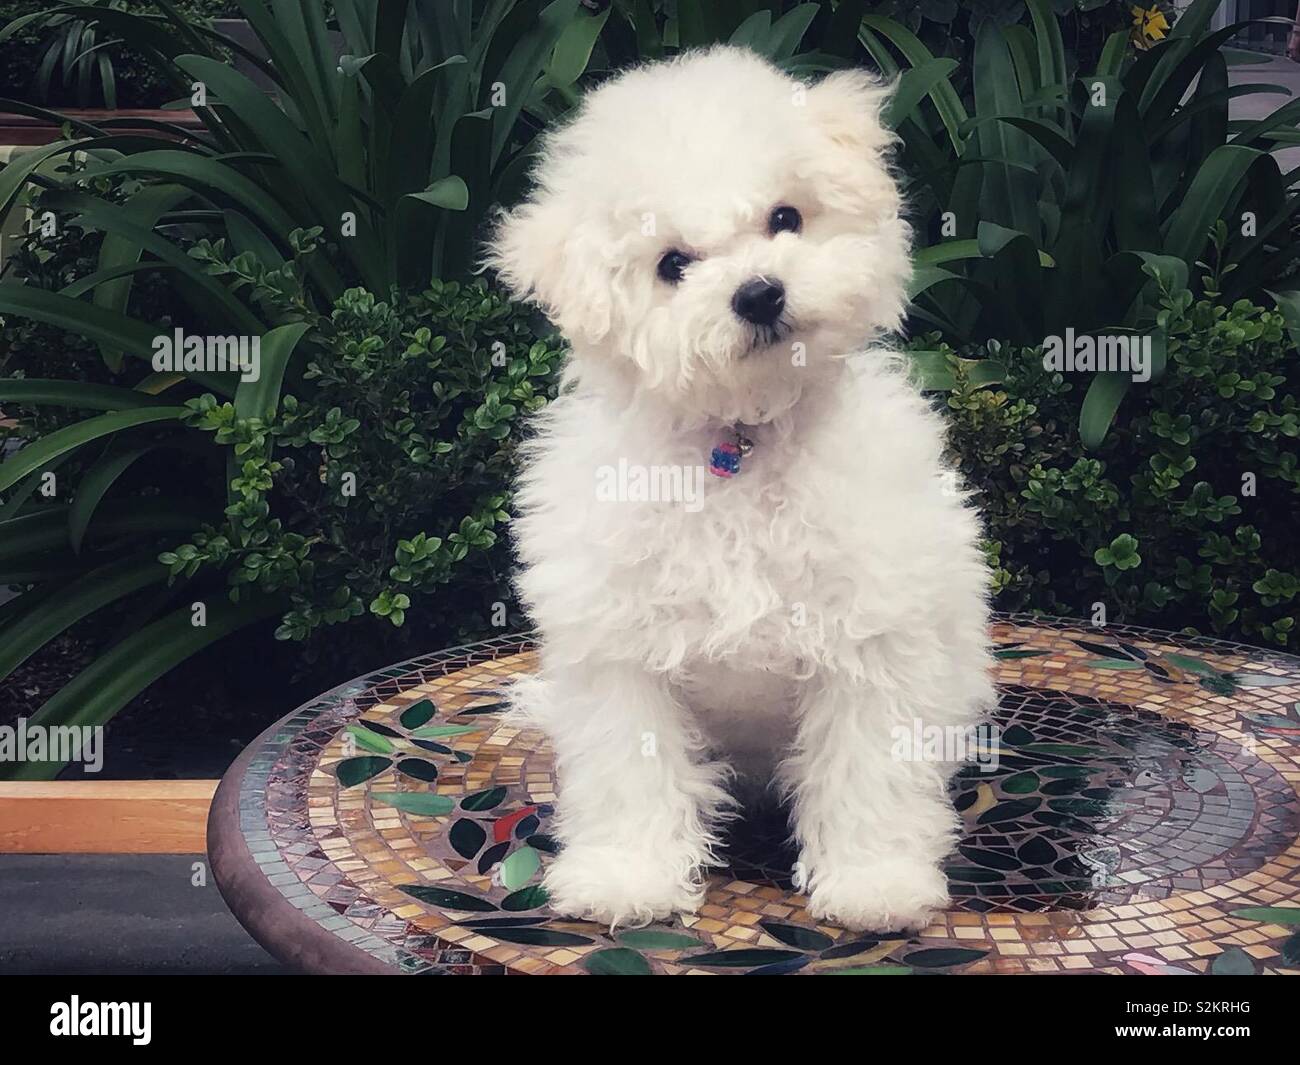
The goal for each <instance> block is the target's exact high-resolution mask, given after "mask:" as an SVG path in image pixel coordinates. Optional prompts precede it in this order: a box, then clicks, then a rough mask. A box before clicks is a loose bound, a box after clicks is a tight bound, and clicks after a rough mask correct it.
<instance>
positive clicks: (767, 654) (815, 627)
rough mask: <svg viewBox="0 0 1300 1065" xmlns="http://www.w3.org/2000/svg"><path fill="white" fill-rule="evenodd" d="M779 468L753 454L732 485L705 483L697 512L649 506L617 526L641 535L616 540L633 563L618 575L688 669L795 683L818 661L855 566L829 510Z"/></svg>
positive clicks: (770, 458)
mask: <svg viewBox="0 0 1300 1065" xmlns="http://www.w3.org/2000/svg"><path fill="white" fill-rule="evenodd" d="M759 447H761V445H759ZM783 457H784V456H781V455H778V454H772V453H769V454H764V453H762V451H761V450H759V449H758V448H756V449H755V451H754V452H753V453H752V454H750V455H748V456H746V457H745V459H744V462H743V465H742V469H741V471H740V472H739V473H738V474H737V475H736V476H734V477H732V478H729V479H728V478H719V477H714V476H711V475H710V476H708V477H707V478H706V480H705V483H704V489H703V494H702V500H701V505H699V506H698V507H692V506H683V505H680V504H673V503H666V504H646V505H644V506H643V507H641V508H640V509H639V512H638V513H636V514H632V513H628V512H625V513H623V514H620V515H618V516H617V520H618V521H619V522H622V523H628V522H631V523H633V524H634V525H635V529H636V531H635V534H634V535H631V536H624V537H620V538H619V539H620V540H621V541H622V543H623V547H624V551H625V555H624V557H623V558H622V559H620V560H619V564H618V565H617V566H615V567H614V568H613V570H614V572H616V573H617V574H618V575H619V576H618V580H619V582H620V583H623V582H626V586H625V588H624V589H623V590H624V592H625V594H627V595H628V596H629V597H630V598H631V599H632V600H633V601H634V602H635V603H636V604H637V609H638V610H639V611H640V612H641V614H642V616H643V617H645V618H647V619H648V620H651V619H652V620H653V623H654V624H656V625H659V626H662V627H663V630H664V633H665V636H666V638H671V639H672V640H674V641H675V642H679V643H680V642H684V644H685V646H686V648H687V658H688V659H689V658H702V659H716V658H726V659H728V660H731V661H736V662H738V663H752V664H753V665H754V666H755V667H757V668H760V669H763V670H765V671H770V672H776V673H780V674H785V675H790V674H793V673H796V672H799V671H801V669H802V668H803V667H802V665H801V663H802V662H803V661H806V660H807V659H808V658H820V657H822V654H821V649H820V648H819V647H818V646H817V643H818V640H819V639H820V636H821V633H823V632H824V628H825V621H826V619H827V617H828V616H833V615H834V613H835V611H836V607H835V604H834V599H835V596H836V595H837V594H839V591H840V590H841V589H843V587H844V582H843V581H842V580H840V579H838V578H839V577H840V576H841V575H842V574H843V573H844V572H845V570H846V567H847V565H848V563H847V560H845V559H843V558H842V557H841V553H840V552H839V551H838V550H837V544H838V542H839V540H838V537H837V536H836V534H835V529H834V528H833V524H834V517H835V515H834V508H833V506H828V505H827V502H826V501H825V500H824V499H813V498H812V497H811V496H810V494H809V492H808V491H806V490H805V489H804V488H803V487H802V486H801V485H800V483H799V480H800V478H799V470H798V468H797V466H788V467H787V466H784V465H781V464H780V463H781V460H782V459H783Z"/></svg>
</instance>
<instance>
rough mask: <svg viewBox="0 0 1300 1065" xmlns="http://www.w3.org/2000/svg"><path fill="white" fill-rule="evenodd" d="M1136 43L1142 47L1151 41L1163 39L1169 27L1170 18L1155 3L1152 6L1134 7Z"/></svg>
mask: <svg viewBox="0 0 1300 1065" xmlns="http://www.w3.org/2000/svg"><path fill="white" fill-rule="evenodd" d="M1132 10H1133V36H1134V38H1135V40H1134V43H1135V44H1137V45H1138V46H1139V47H1141V48H1146V47H1148V46H1149V44H1148V42H1150V41H1162V40H1164V37H1165V32H1166V31H1167V30H1168V29H1169V20H1168V19H1167V18H1165V13H1164V12H1163V11H1161V10H1160V8H1159V7H1157V6H1156V5H1155V4H1152V5H1151V7H1150V8H1143V7H1137V6H1135V7H1134V8H1133V9H1132Z"/></svg>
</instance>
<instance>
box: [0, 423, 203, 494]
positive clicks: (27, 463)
mask: <svg viewBox="0 0 1300 1065" xmlns="http://www.w3.org/2000/svg"><path fill="white" fill-rule="evenodd" d="M185 413H187V411H186V408H184V407H142V408H139V409H136V410H124V411H115V412H114V413H112V414H100V415H97V416H96V417H94V418H87V419H86V420H85V421H81V422H77V423H76V424H75V425H70V426H68V427H67V428H66V429H58V430H56V431H55V432H53V433H50V434H49V435H48V436H43V437H41V438H40V439H39V440H37V441H35V442H33V443H31V444H28V445H27V446H26V447H24V448H22V449H21V450H20V451H18V452H16V453H15V454H13V455H11V456H10V457H9V458H8V459H6V460H5V462H4V464H3V465H0V492H3V491H4V490H5V489H6V488H8V487H10V485H12V484H14V483H15V482H16V481H18V480H19V479H20V478H22V477H25V476H26V475H27V474H29V473H31V472H32V471H33V470H39V469H40V468H41V467H42V466H44V465H45V464H46V463H47V462H49V461H50V460H51V459H53V458H56V457H57V456H59V455H62V454H63V453H64V452H65V451H71V450H72V449H73V448H77V447H81V445H82V444H86V443H89V442H90V441H91V440H98V439H99V438H100V437H103V436H107V435H109V434H110V433H116V432H118V431H119V430H122V429H131V428H134V427H135V426H138V425H148V424H150V423H153V422H166V421H176V420H178V419H179V418H180V416H181V415H183V414H185Z"/></svg>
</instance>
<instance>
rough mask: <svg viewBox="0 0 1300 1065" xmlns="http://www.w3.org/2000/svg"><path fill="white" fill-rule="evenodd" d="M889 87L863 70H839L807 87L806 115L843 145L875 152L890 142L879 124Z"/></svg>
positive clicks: (832, 138) (886, 101) (887, 99)
mask: <svg viewBox="0 0 1300 1065" xmlns="http://www.w3.org/2000/svg"><path fill="white" fill-rule="evenodd" d="M889 95H890V89H889V87H888V86H887V85H884V84H882V83H881V82H880V81H879V80H878V79H877V78H875V77H874V76H872V75H871V74H868V73H867V72H866V71H864V70H839V71H836V72H835V73H833V74H829V75H827V76H826V77H825V78H823V79H822V80H821V81H819V82H818V83H817V84H816V85H814V86H813V87H812V88H811V89H809V90H808V100H807V105H808V111H809V117H810V118H811V119H812V121H813V122H815V123H816V124H817V125H818V126H819V127H820V128H821V129H822V130H823V131H824V132H825V133H826V134H827V136H828V137H830V139H831V141H833V142H834V143H835V144H837V145H839V146H840V147H842V148H848V149H850V150H855V151H860V152H871V153H878V152H881V151H883V150H884V149H885V148H887V147H888V146H889V145H890V144H891V143H892V141H893V139H894V138H893V135H892V134H891V133H890V132H889V131H888V130H887V129H885V127H884V125H883V123H882V117H881V116H882V112H883V110H884V107H885V104H886V103H888V101H889Z"/></svg>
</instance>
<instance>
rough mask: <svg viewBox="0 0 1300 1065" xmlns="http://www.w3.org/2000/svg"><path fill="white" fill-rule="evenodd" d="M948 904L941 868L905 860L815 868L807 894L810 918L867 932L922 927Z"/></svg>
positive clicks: (891, 859)
mask: <svg viewBox="0 0 1300 1065" xmlns="http://www.w3.org/2000/svg"><path fill="white" fill-rule="evenodd" d="M947 905H948V881H947V879H946V878H945V876H944V874H943V871H942V870H941V869H939V868H938V867H937V866H935V865H932V864H930V863H928V862H922V861H918V860H912V859H906V858H890V859H887V860H885V861H881V862H877V863H873V864H872V865H869V866H858V867H838V866H835V865H831V866H829V867H825V866H824V867H822V868H820V869H817V870H815V871H814V873H813V877H812V891H811V892H810V893H809V897H808V912H809V913H810V914H811V915H812V916H813V917H816V918H818V919H819V920H823V921H831V922H833V923H835V924H839V925H843V926H844V927H845V928H851V929H853V930H854V931H871V932H901V931H904V930H908V929H920V928H924V927H925V926H926V925H927V924H929V923H930V918H931V917H932V916H933V915H934V914H935V913H936V912H938V911H939V910H942V909H943V908H944V907H945V906H947Z"/></svg>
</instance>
